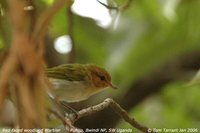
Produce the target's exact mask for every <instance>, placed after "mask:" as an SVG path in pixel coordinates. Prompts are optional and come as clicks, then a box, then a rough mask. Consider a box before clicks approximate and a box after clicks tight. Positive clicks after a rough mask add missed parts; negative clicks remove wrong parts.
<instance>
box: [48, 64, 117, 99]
mask: <svg viewBox="0 0 200 133" xmlns="http://www.w3.org/2000/svg"><path fill="white" fill-rule="evenodd" d="M46 73H47V76H48V78H49V81H50V82H51V84H52V86H53V87H52V89H51V90H50V93H51V94H52V95H53V97H54V98H57V99H59V100H64V101H66V102H68V103H70V102H79V101H82V100H85V99H87V98H89V97H90V96H92V95H94V94H96V93H98V92H100V91H102V90H104V89H105V88H108V87H111V88H113V89H117V88H116V87H115V86H113V84H112V83H111V76H110V75H109V73H108V72H107V71H106V70H105V69H104V68H101V67H98V66H96V65H93V64H64V65H59V66H56V67H53V68H48V69H47V70H46Z"/></svg>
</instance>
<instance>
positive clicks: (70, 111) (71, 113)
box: [59, 101, 78, 119]
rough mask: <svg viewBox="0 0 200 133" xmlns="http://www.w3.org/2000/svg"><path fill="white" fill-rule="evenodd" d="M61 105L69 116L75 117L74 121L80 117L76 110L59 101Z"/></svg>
mask: <svg viewBox="0 0 200 133" xmlns="http://www.w3.org/2000/svg"><path fill="white" fill-rule="evenodd" d="M59 104H60V105H61V107H62V109H63V110H64V111H65V112H68V113H67V114H68V116H73V117H74V118H73V119H76V118H77V117H78V112H77V111H76V110H75V109H74V108H72V107H70V106H69V105H68V103H67V102H65V101H59ZM68 116H67V117H68Z"/></svg>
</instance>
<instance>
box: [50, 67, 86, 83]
mask: <svg viewBox="0 0 200 133" xmlns="http://www.w3.org/2000/svg"><path fill="white" fill-rule="evenodd" d="M46 74H47V76H48V77H50V78H57V79H65V80H68V81H85V80H88V79H89V72H88V70H87V69H86V68H85V67H84V66H83V65H80V64H64V65H60V66H56V67H53V68H48V69H46Z"/></svg>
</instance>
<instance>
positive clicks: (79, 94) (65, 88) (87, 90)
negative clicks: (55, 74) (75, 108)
mask: <svg viewBox="0 0 200 133" xmlns="http://www.w3.org/2000/svg"><path fill="white" fill-rule="evenodd" d="M49 81H50V82H51V83H52V85H53V88H52V92H51V93H52V94H53V97H56V98H58V99H59V100H64V101H66V102H78V101H82V100H85V99H87V98H88V97H89V96H91V95H93V94H94V93H96V92H95V91H94V88H92V87H89V85H88V83H86V82H83V81H67V80H62V79H53V78H50V79H49Z"/></svg>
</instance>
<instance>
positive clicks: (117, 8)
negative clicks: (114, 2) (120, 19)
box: [97, 0, 133, 11]
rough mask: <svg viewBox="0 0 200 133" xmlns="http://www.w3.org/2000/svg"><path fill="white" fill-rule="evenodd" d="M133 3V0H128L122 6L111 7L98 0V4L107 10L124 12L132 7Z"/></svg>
mask: <svg viewBox="0 0 200 133" xmlns="http://www.w3.org/2000/svg"><path fill="white" fill-rule="evenodd" d="M132 1H133V0H128V1H127V2H126V3H124V4H123V5H121V6H109V5H106V4H105V3H103V2H101V1H99V0H97V2H99V3H100V4H101V5H103V6H104V7H106V8H107V9H111V10H117V11H124V10H126V9H127V8H128V7H129V6H130V5H131V2H132Z"/></svg>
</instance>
